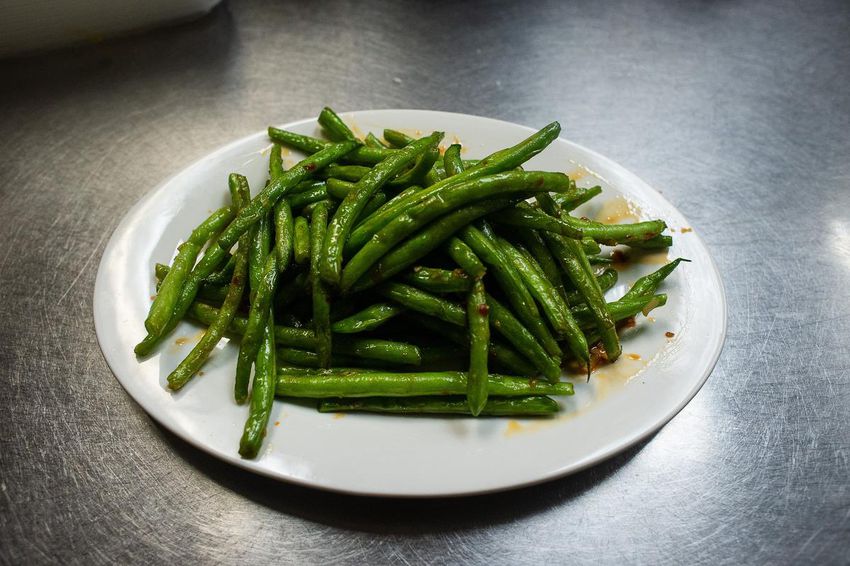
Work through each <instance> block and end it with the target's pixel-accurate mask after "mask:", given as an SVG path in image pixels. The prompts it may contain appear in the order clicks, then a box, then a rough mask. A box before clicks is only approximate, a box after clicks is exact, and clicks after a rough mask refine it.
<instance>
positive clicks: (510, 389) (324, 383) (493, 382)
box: [277, 371, 573, 399]
mask: <svg viewBox="0 0 850 566" xmlns="http://www.w3.org/2000/svg"><path fill="white" fill-rule="evenodd" d="M466 382H467V374H466V372H462V371H443V372H418V373H379V372H368V373H362V374H358V373H355V372H351V371H344V372H342V373H341V375H334V374H332V373H330V372H328V373H327V374H324V375H321V376H314V375H310V374H306V375H303V376H302V375H293V374H289V373H283V374H278V376H277V387H278V392H279V393H280V394H281V395H286V396H287V397H311V398H314V399H323V398H329V397H331V398H333V397H414V396H420V395H464V394H465V393H466ZM572 391H573V387H572V384H571V383H567V382H557V383H544V382H539V381H535V380H529V379H525V378H523V377H510V376H503V375H498V374H491V375H489V376H488V378H487V393H488V395H494V396H503V397H516V396H525V395H570V394H571V393H572Z"/></svg>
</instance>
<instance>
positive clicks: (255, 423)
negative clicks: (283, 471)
mask: <svg viewBox="0 0 850 566" xmlns="http://www.w3.org/2000/svg"><path fill="white" fill-rule="evenodd" d="M275 355H276V354H275V343H274V313H271V312H270V313H269V315H268V319H267V321H266V326H265V328H264V330H263V340H262V343H261V346H260V350H259V351H258V352H257V362H256V371H255V372H254V384H253V386H252V387H251V406H250V408H249V411H248V418H247V419H246V420H245V426H244V428H243V431H242V438H241V439H240V440H239V454H240V455H241V456H242V457H243V458H254V457H256V456H257V453H258V452H259V451H260V446H262V443H263V438H264V437H265V436H266V427H268V424H269V417H270V416H271V411H272V406H273V405H274V398H275V392H276V379H275V377H276V375H277V360H276V359H275Z"/></svg>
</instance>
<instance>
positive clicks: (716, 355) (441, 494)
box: [92, 108, 728, 499]
mask: <svg viewBox="0 0 850 566" xmlns="http://www.w3.org/2000/svg"><path fill="white" fill-rule="evenodd" d="M383 112H400V113H415V114H423V115H428V114H440V115H443V116H447V117H451V116H454V117H462V118H464V119H465V118H474V119H476V120H486V121H489V122H493V123H496V124H500V125H504V126H509V127H511V128H520V129H522V130H524V131H527V132H536V131H537V129H535V128H533V127H530V126H526V125H524V124H519V123H516V122H509V121H507V120H502V119H498V118H491V117H487V116H479V115H476V114H468V113H459V112H447V111H443V110H427V109H414V108H373V109H368V110H352V111H347V112H340V113H339V114H340V116H342V117H351V118H354V119H357V115H362V114H368V113H383ZM315 122H316V118H315V117H313V118H303V119H299V120H295V121H290V122H285V123H280V124H277V125H275V127H280V128H293V127H296V126H301V125H304V124H310V123H315ZM263 135H267V130H260V131H257V132H254V133H250V134H248V135H245V136H243V137H240V138H238V139H236V140H233V141H230V142H228V143H226V144H224V145H221V146H219V147H217V148H216V149H214V150H212V151H211V152H208V153H206V154H204V155H203V156H201V157H200V158H198V159H196V160H195V161H193V162H192V163H190V164H189V165H187V166H185V167H183V168H181V169H179V170H178V171H177V172H176V173H174V174H172V175H169V176H168V177H166V178H165V179H163V180H162V181H161V182H160V183H158V184H156V185H155V186H154V187H153V188H151V189H149V190H148V191H147V192H146V193H145V194H144V195H143V196H142V197H141V198H139V199H138V200H137V201H136V202H135V203H134V204H133V205H132V206H131V207H130V208H129V209H127V211H126V212H125V213H124V214H123V216H122V217H121V221H120V222H119V223H118V224H117V225H116V227H115V228H114V229H113V231H112V234H111V235H110V238H109V241H108V242H107V244H106V246H105V247H104V250H103V253H102V254H101V258H100V260H99V261H98V270H97V275H96V278H95V284H94V288H93V291H92V314H93V321H94V326H95V334H96V337H97V342H98V347H99V349H100V351H101V355H102V356H103V359H104V361H106V364H107V366H108V367H109V370H110V372H112V375H113V376H114V377H115V379H116V381H118V383H119V384H120V385H121V387H122V388H123V389H124V391H125V392H126V393H127V395H128V396H129V397H130V399H132V401H133V402H135V403H136V404H137V405H139V406H140V407H141V408H142V409H143V410H144V412H145V413H146V415H147V416H148V418H151V419H152V420H154V421H155V422H156V423H157V424H158V425H159V426H162V427H163V428H165V429H166V430H168V431H169V433H171V434H174V435H175V436H177V437H178V438H180V439H181V440H183V441H185V442H187V443H188V444H189V445H191V446H192V447H194V448H196V449H199V450H201V451H202V452H205V453H207V454H210V455H212V456H214V457H216V458H218V459H220V460H223V461H225V462H227V463H228V464H231V465H235V466H237V467H239V468H241V469H243V470H246V471H249V472H252V473H256V474H259V475H262V476H265V477H268V478H272V479H274V480H277V481H284V482H287V483H291V484H294V485H299V486H304V487H309V488H313V489H321V490H323V491H328V492H333V493H340V494H346V495H356V496H368V497H385V498H394V499H432V498H455V497H468V496H474V495H486V494H490V493H499V492H504V491H508V490H514V489H521V488H525V487H530V486H534V485H539V484H541V483H545V482H549V481H552V480H555V479H559V478H563V477H566V476H568V475H571V474H574V473H577V472H580V471H582V470H586V469H588V468H590V467H592V466H594V465H596V464H599V463H601V462H603V461H605V460H607V459H609V458H612V457H613V456H615V455H617V454H619V453H621V452H623V451H625V450H627V449H629V448H631V447H633V446H635V445H636V444H638V443H640V442H641V441H643V440H645V439H647V438H649V437H650V436H652V435H653V434H655V433H657V432H658V431H659V430H661V429H662V428H663V427H664V426H666V425H667V424H668V423H669V422H670V421H671V420H672V419H673V418H674V417H675V416H676V415H677V414H679V413H680V412H681V411H682V410H683V409H684V408H685V407H686V406H687V405H688V403H690V402H691V401H692V400H693V398H694V397H695V396H696V394H697V393H698V392H699V391H700V390H701V389H702V387H703V386H704V385H705V383H706V381H707V380H708V378H709V376H710V375H711V374H712V372H713V371H714V369H715V367H716V366H717V362H718V360H719V359H720V355H721V354H722V352H723V348H724V346H725V343H726V337H727V331H728V302H727V299H726V289H725V286H724V283H723V277H722V276H721V274H720V270H719V269H718V267H717V263H716V261H715V260H714V257H713V256H712V254H711V253H710V250H709V248H708V246H707V245H706V244H705V242H704V241H703V239H702V237H701V236H700V235H699V232H698V231H694V233H692V234H691V235H690V236H689V238H692V239H695V240H696V243H697V244H698V245H699V246H700V247H702V249H703V250H704V251H705V255H706V257H707V258H708V260H709V262H710V267H711V270H710V271H711V274H712V275H713V279H714V280H715V282H716V284H717V290H718V292H719V293H718V298H719V301H720V306H721V308H720V312H719V313H718V318H719V319H720V321H719V322H720V328H721V331H720V334H719V336H718V337H717V338H718V339H717V341H716V346H715V349H714V352H712V354H711V356H710V358H709V360H710V361H709V363H708V364H706V366H705V369H704V370H703V372H702V375H701V376H700V378H699V379H698V380H696V381H695V382H694V385H693V386H692V387H691V388H690V389H689V390H688V392H687V393H686V394H685V395H684V397H683V399H682V400H681V401H680V402H679V403H677V404H676V405H675V406H673V407H672V408H671V409H670V410H669V411H667V413H665V414H664V416H663V417H661V418H659V419H657V420H656V421H655V422H654V423H653V424H651V425H650V426H647V427H644V428H643V429H640V430H638V431H636V432H635V433H633V434H630V435H628V436H623V437H620V438H619V439H618V440H617V441H616V442H609V443H608V444H605V445H602V446H600V447H599V448H597V449H596V450H594V451H593V452H590V453H589V454H587V455H585V456H584V457H582V458H580V459H579V460H577V461H575V462H572V463H570V464H567V465H564V466H560V467H558V468H556V469H553V470H550V471H548V472H546V473H544V474H541V475H539V476H538V477H535V478H533V479H530V480H526V481H520V482H506V483H505V484H504V485H499V486H495V487H488V488H483V489H472V490H471V489H462V490H443V491H436V492H429V493H387V492H379V491H370V490H359V489H347V488H344V487H338V486H333V485H327V484H325V483H321V482H318V481H313V480H311V479H310V478H302V477H297V476H290V475H285V474H283V473H281V472H279V471H275V470H272V469H267V468H264V467H261V466H258V465H256V461H255V460H245V459H243V458H241V457H239V456H238V455H236V453H235V452H234V454H229V453H226V452H224V451H222V450H220V449H217V448H215V447H212V446H209V445H207V444H205V443H203V442H201V441H200V440H198V439H196V438H195V437H193V436H192V435H190V434H189V433H188V431H185V430H182V429H180V428H179V427H177V426H173V425H172V424H171V423H169V422H166V421H165V420H163V419H160V418H159V417H157V416H156V415H157V412H158V411H157V410H156V409H155V408H152V407H151V406H149V405H151V403H149V402H148V400H147V399H141V400H140V399H138V398H136V397H135V396H134V395H133V393H132V392H131V391H130V390H129V389H128V386H127V385H125V383H124V382H123V381H122V380H121V378H119V377H118V373H117V371H116V369H115V368H114V367H113V364H112V363H111V362H110V359H109V356H108V355H107V353H106V349H105V347H104V339H103V333H104V332H105V331H106V329H105V328H103V324H104V323H99V322H98V320H99V319H100V318H101V317H102V316H104V315H103V313H102V312H101V308H100V307H99V303H100V301H99V300H98V296H99V295H100V294H101V293H99V289H101V288H102V287H103V285H105V284H106V283H105V278H106V273H105V268H106V267H107V261H108V258H109V257H110V256H111V255H112V254H113V253H114V251H115V250H114V248H116V247H117V246H118V241H119V239H120V236H121V235H122V234H123V233H124V232H126V230H127V226H128V224H129V223H130V221H131V219H132V217H133V216H134V213H135V212H136V211H137V209H140V208H143V207H144V206H145V205H146V204H147V203H148V201H150V200H151V199H152V198H153V197H154V195H156V194H157V193H159V192H160V190H161V189H162V188H163V187H164V186H166V185H168V184H170V183H171V182H172V181H173V180H174V179H176V178H177V177H179V176H181V175H183V174H185V173H186V172H188V171H190V170H194V169H196V168H198V167H201V166H202V165H203V164H204V163H206V162H207V161H213V160H215V158H216V157H218V156H219V155H221V154H224V153H226V152H228V151H229V150H230V149H231V148H233V147H236V146H239V145H241V144H243V143H246V142H248V141H249V140H250V139H253V138H258V137H261V136H263ZM557 139H560V140H562V141H564V142H566V143H568V144H569V145H571V146H573V147H575V148H577V149H579V150H580V151H583V152H585V153H587V154H589V155H592V156H593V157H594V158H595V159H597V160H599V161H601V162H604V163H606V165H609V166H611V167H613V168H616V169H618V170H619V171H620V172H621V173H624V174H625V175H626V176H627V177H628V180H629V182H630V183H638V184H640V185H642V188H643V189H644V190H648V191H650V192H651V193H653V194H654V196H655V197H656V198H657V199H659V200H660V201H661V203H662V204H664V205H666V206H668V207H670V208H671V209H672V210H675V211H676V212H677V213H678V214H679V215H680V216H681V217H682V218H683V219H686V217H685V215H684V214H682V213H681V211H680V210H679V209H678V208H677V207H675V206H673V204H672V203H671V202H670V201H669V200H667V198H666V197H665V196H664V195H663V194H662V193H661V192H660V191H658V190H656V189H655V188H653V187H652V186H651V185H650V184H649V183H647V182H646V181H644V180H643V179H641V178H640V177H639V176H638V175H637V174H635V173H633V172H632V171H631V170H630V169H628V168H626V167H624V166H622V165H620V164H619V163H617V162H616V161H614V160H613V159H611V158H609V157H606V156H604V155H602V154H600V153H599V152H597V151H595V150H592V149H589V148H587V147H586V146H584V145H582V144H579V143H576V142H573V141H571V140H569V139H567V138H563V137H561V136H560V135H559V136H558V138H557Z"/></svg>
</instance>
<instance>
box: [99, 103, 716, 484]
mask: <svg viewBox="0 0 850 566" xmlns="http://www.w3.org/2000/svg"><path fill="white" fill-rule="evenodd" d="M344 117H345V118H346V119H347V120H348V121H349V123H351V124H352V125H353V127H354V128H355V129H356V130H359V131H360V132H364V133H365V132H369V131H374V132H380V131H382V129H383V128H385V127H386V128H396V129H404V130H408V131H411V132H415V131H417V130H418V131H421V132H430V131H431V130H443V131H445V132H446V137H445V141H446V142H448V143H451V142H452V141H456V140H460V141H462V143H463V144H464V147H466V148H468V151H467V152H465V153H464V157H465V158H476V157H483V156H484V155H486V154H487V153H489V152H491V151H493V150H496V149H500V148H503V147H507V146H509V145H512V144H514V143H516V142H518V141H519V140H521V139H523V138H525V137H527V136H528V135H529V134H530V133H531V132H532V131H533V130H532V129H530V128H527V127H524V126H519V125H516V124H510V123H507V122H501V121H498V120H492V119H489V118H480V117H477V116H468V115H462V114H450V113H446V112H430V111H421V110H375V111H365V112H352V113H348V114H345V115H344ZM284 127H285V128H287V129H290V130H294V131H297V132H302V133H306V134H312V135H315V134H317V133H318V130H317V128H318V127H317V125H316V121H315V120H312V119H311V120H303V121H301V122H296V123H293V124H288V125H286V126H284ZM268 149H269V141H268V139H267V138H266V135H265V133H264V132H260V133H257V134H256V135H253V136H250V137H247V138H244V139H242V140H239V141H237V142H234V143H232V144H230V145H228V146H226V147H224V148H222V149H219V150H218V151H216V152H214V153H212V154H211V155H209V156H207V157H205V158H203V159H201V160H200V161H198V162H196V163H195V164H194V165H191V166H190V167H188V168H187V169H185V170H184V171H182V172H181V173H179V174H177V175H176V176H174V177H172V178H171V179H169V180H168V181H166V182H165V183H163V184H162V185H160V186H159V187H158V188H157V189H156V190H154V191H153V192H151V193H150V194H149V195H147V196H146V197H145V198H143V199H142V200H141V201H140V202H139V203H137V204H136V205H135V206H134V207H133V208H132V210H130V212H129V213H128V214H127V216H126V217H125V218H124V219H123V221H122V222H121V224H120V225H119V226H118V228H117V229H116V230H115V234H113V236H112V239H111V240H110V241H109V244H108V246H107V247H106V251H105V252H104V254H103V259H102V260H101V262H100V269H99V271H98V274H97V282H96V285H95V293H94V316H95V326H96V329H97V336H98V340H99V341H100V346H101V348H102V349H103V353H104V355H105V357H106V360H107V362H108V363H109V366H110V367H111V368H112V371H113V372H114V373H115V375H116V377H117V378H118V381H120V382H121V384H122V385H123V386H124V388H125V389H126V390H127V392H128V393H129V394H130V395H131V396H132V397H133V398H134V399H135V400H136V401H137V402H138V403H139V404H140V405H141V406H142V407H143V408H144V409H145V410H146V411H147V412H148V413H149V414H150V415H151V416H152V417H153V418H154V419H156V420H157V421H159V422H160V423H161V424H162V425H163V426H165V427H166V428H168V429H169V430H171V431H172V432H174V433H175V434H177V435H178V436H180V437H181V438H183V439H184V440H186V441H187V442H190V443H191V444H193V445H195V446H197V447H198V448H201V449H202V450H205V451H207V452H209V453H211V454H213V455H215V456H217V457H219V458H221V459H222V460H226V461H228V462H230V463H233V464H235V465H237V466H241V467H243V468H246V469H249V470H252V471H255V472H258V473H261V474H264V475H268V476H271V477H275V478H280V479H283V480H287V481H291V482H295V483H299V484H303V485H309V486H314V487H319V488H324V489H330V490H335V491H342V492H350V493H358V494H371V495H388V496H422V497H424V496H442V495H462V494H473V493H483V492H491V491H498V490H502V489H507V488H512V487H518V486H523V485H529V484H533V483H536V482H541V481H544V480H547V479H550V478H556V477H559V476H563V475H565V474H569V473H571V472H575V471H577V470H579V469H582V468H585V467H587V466H590V465H592V464H594V463H596V462H599V461H600V460H602V459H604V458H607V457H609V456H611V455H613V454H615V453H616V452H619V451H620V450H623V449H625V448H627V447H628V446H630V445H632V444H634V443H636V442H638V441H639V440H641V439H642V438H645V437H646V436H648V435H649V434H651V433H652V432H654V431H655V430H657V429H658V428H660V427H661V426H662V425H664V424H665V423H666V422H667V421H668V420H670V419H671V418H672V417H673V416H674V415H675V414H676V413H677V412H678V411H679V410H681V409H682V407H684V406H685V404H686V403H687V402H688V401H689V400H690V399H691V398H692V397H693V396H694V395H695V394H696V392H697V391H698V390H699V388H700V386H702V384H703V383H704V382H705V380H706V378H707V377H708V375H709V373H710V372H711V370H712V368H713V367H714V364H715V362H716V361H717V357H718V356H719V354H720V349H721V346H722V344H723V339H724V335H725V329H726V303H725V299H724V295H723V287H722V284H721V281H720V277H719V274H718V272H717V269H716V268H715V266H714V263H713V261H712V259H711V257H710V256H709V254H708V251H707V250H706V248H705V246H704V245H703V243H702V242H701V241H700V239H699V238H698V237H697V235H696V234H694V233H693V232H688V231H686V232H685V233H682V232H680V230H681V229H682V228H686V227H688V226H689V224H688V222H687V221H686V220H685V219H684V218H683V217H682V215H681V214H680V213H679V212H678V211H677V210H676V209H675V208H673V206H672V205H671V204H670V203H668V202H667V201H666V200H665V199H664V198H663V197H662V196H661V195H659V194H658V193H657V192H656V191H654V190H653V189H651V188H650V187H649V186H647V185H646V183H644V182H643V181H641V180H640V179H638V178H637V177H636V176H634V175H633V174H631V173H629V172H628V171H626V170H625V169H623V168H622V167H620V166H619V165H617V164H616V163H613V162H612V161H610V160H608V159H606V158H605V157H602V156H601V155H598V154H596V153H594V152H592V151H590V150H587V149H585V148H583V147H581V146H578V145H576V144H573V143H570V142H568V141H566V140H563V139H559V140H557V141H556V142H555V143H553V144H552V145H551V146H550V147H549V148H548V149H547V150H546V151H544V152H543V153H542V154H541V155H538V156H537V157H535V158H534V160H532V161H531V162H529V165H528V167H529V168H539V169H545V170H551V171H566V172H569V173H576V172H581V174H583V175H584V176H583V177H582V178H580V179H579V181H578V182H579V184H580V185H585V186H588V185H592V184H600V185H602V186H603V189H604V192H603V195H602V196H601V197H598V199H599V201H600V203H603V202H607V204H604V206H602V207H600V205H599V204H594V203H593V202H592V203H590V204H589V205H588V207H589V208H587V209H586V210H584V211H583V212H584V213H585V214H587V215H599V214H602V215H603V216H607V215H609V214H611V213H613V214H614V217H615V218H614V220H617V219H621V218H622V216H621V214H620V212H622V208H623V207H622V206H620V205H621V204H622V202H623V201H622V199H623V196H625V197H627V198H628V200H629V201H631V202H632V203H634V204H635V205H636V206H635V208H636V209H637V210H638V211H639V214H640V215H641V217H658V218H662V219H664V220H666V221H667V223H668V225H669V226H670V227H671V228H673V229H674V230H675V232H674V234H673V235H674V241H675V244H674V246H673V248H672V249H671V250H670V252H669V256H670V257H671V258H673V257H678V256H682V257H686V258H689V259H691V260H692V263H688V264H683V265H681V266H680V267H679V268H678V269H677V270H676V272H675V273H674V274H673V275H672V276H671V277H670V278H669V279H668V281H667V282H665V284H664V286H663V288H662V291H663V292H666V293H667V294H668V295H669V298H670V299H669V302H668V303H667V306H665V307H664V308H661V309H657V310H655V311H653V312H652V313H651V315H650V316H651V318H650V319H645V318H643V317H639V318H638V325H637V326H636V327H635V328H634V329H631V330H629V331H627V332H626V335H625V336H624V340H623V347H624V350H623V351H624V355H623V357H622V358H621V360H620V361H618V362H617V363H616V364H614V365H612V366H610V367H608V368H604V369H602V370H600V371H599V372H598V373H597V374H595V376H594V377H593V379H591V381H590V383H589V384H585V383H584V380H583V379H576V380H575V384H576V395H575V396H574V397H571V398H567V399H566V400H564V401H562V404H563V406H564V410H565V413H564V416H562V417H559V418H556V419H554V420H548V421H540V420H521V419H515V420H513V419H477V420H476V419H472V418H431V417H429V418H418V417H400V416H381V415H367V414H347V415H344V416H340V415H333V414H319V413H317V412H316V411H315V410H314V409H311V408H308V407H305V406H294V405H291V404H283V403H281V402H276V403H275V407H274V410H273V412H272V417H271V423H270V426H269V433H268V437H267V438H266V442H265V445H264V448H263V450H262V451H261V454H260V456H259V457H258V458H257V459H256V460H243V459H241V458H240V457H239V455H238V453H237V447H238V445H239V437H240V435H241V433H242V425H243V422H244V419H245V416H246V411H247V408H246V407H245V406H239V405H237V404H236V403H235V402H234V401H233V398H232V387H233V386H232V379H233V377H232V376H233V372H234V368H235V360H236V355H235V354H236V347H235V346H234V345H233V344H226V343H223V344H221V345H220V346H219V348H218V350H217V351H216V352H215V354H214V355H213V357H212V358H211V360H210V361H209V362H208V363H207V365H206V367H205V368H204V375H203V376H202V377H197V378H195V380H194V381H193V382H192V383H190V384H189V386H188V387H186V388H185V390H184V391H182V392H181V393H178V394H172V393H170V392H169V391H168V390H167V389H166V388H165V378H166V376H167V375H168V373H169V372H170V371H171V370H172V369H173V368H174V367H175V366H176V365H177V363H178V362H179V361H180V359H181V358H182V357H183V356H184V355H185V354H186V353H187V352H188V351H189V349H190V348H191V347H192V345H193V343H194V342H195V340H196V339H197V338H198V337H199V335H200V334H199V332H200V329H199V327H196V326H193V325H191V324H189V323H182V324H181V325H180V326H179V327H178V329H177V330H176V331H175V332H174V334H173V335H172V336H170V337H169V338H168V340H167V341H166V342H165V343H164V345H163V346H161V347H160V349H159V351H158V353H156V354H155V355H153V356H151V357H150V358H148V359H145V360H139V359H137V358H136V356H135V355H134V354H133V346H134V345H135V344H136V343H137V342H138V341H139V340H141V338H142V337H143V336H144V334H145V332H144V325H143V321H144V319H145V316H146V314H147V310H148V307H149V306H150V302H151V295H153V294H154V279H153V274H152V271H153V265H154V263H156V262H164V263H167V262H169V261H170V259H171V258H172V255H173V253H174V249H175V247H176V244H177V243H178V242H179V241H181V239H182V238H185V237H186V235H187V234H188V233H189V232H190V231H191V229H192V228H193V227H194V226H195V225H197V224H198V223H199V222H200V221H201V220H203V218H204V217H206V216H207V214H208V213H209V212H210V211H212V210H213V209H215V208H217V207H219V206H221V205H222V204H223V203H225V199H226V196H227V194H228V192H227V188H226V186H227V185H226V183H227V174H228V173H230V172H232V171H238V172H240V173H242V174H244V175H246V176H247V177H248V179H249V180H250V181H251V186H252V187H253V189H254V191H255V192H256V191H257V190H258V189H259V188H260V187H262V186H263V183H264V182H265V179H266V170H267V160H268ZM285 159H286V160H287V161H288V162H289V163H294V162H295V161H297V159H298V155H297V154H295V153H293V154H291V155H289V156H287V157H286V158H285ZM600 208H604V210H600ZM665 258H666V255H665V254H661V255H658V254H656V255H653V256H649V257H648V258H646V259H645V260H644V261H642V262H640V263H639V264H637V265H636V266H635V267H631V268H629V269H628V270H625V271H623V272H622V273H621V276H620V281H619V283H618V284H617V286H616V287H615V288H614V289H612V290H611V291H609V293H608V296H609V297H611V298H616V297H618V296H620V295H621V294H622V293H623V292H624V291H625V290H626V289H627V288H628V285H629V284H631V282H632V281H633V280H634V279H635V278H636V277H637V276H639V275H641V274H643V273H647V272H649V271H652V270H654V269H657V268H658V266H659V265H660V263H663V262H664V259H665ZM659 262H660V263H659ZM666 332H673V333H674V334H675V336H674V337H672V338H668V337H666V336H665V333H666ZM635 356H639V357H640V359H639V360H635V359H632V358H633V357H635Z"/></svg>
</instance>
